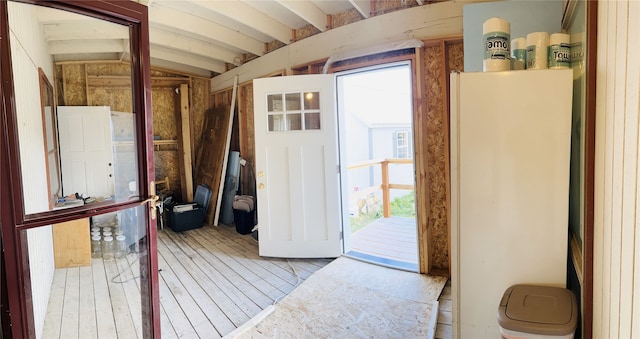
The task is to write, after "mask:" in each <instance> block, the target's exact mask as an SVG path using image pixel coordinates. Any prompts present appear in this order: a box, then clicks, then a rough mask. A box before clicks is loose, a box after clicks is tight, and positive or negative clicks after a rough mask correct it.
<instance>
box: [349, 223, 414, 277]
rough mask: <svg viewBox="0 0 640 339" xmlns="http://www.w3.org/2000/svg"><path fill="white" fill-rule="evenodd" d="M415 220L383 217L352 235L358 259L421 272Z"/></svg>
mask: <svg viewBox="0 0 640 339" xmlns="http://www.w3.org/2000/svg"><path fill="white" fill-rule="evenodd" d="M417 237H418V235H417V231H416V221H415V219H414V218H404V217H390V218H380V219H378V220H376V221H374V222H373V223H371V224H369V225H368V226H366V227H365V228H363V229H361V230H359V231H357V232H356V233H354V234H352V235H351V251H350V252H349V253H347V255H349V256H351V257H355V258H358V259H362V260H366V261H370V262H374V263H378V264H382V265H386V266H391V267H396V268H401V269H406V270H412V271H417V270H418V240H417Z"/></svg>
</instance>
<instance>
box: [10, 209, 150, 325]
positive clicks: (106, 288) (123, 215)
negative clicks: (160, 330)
mask: <svg viewBox="0 0 640 339" xmlns="http://www.w3.org/2000/svg"><path fill="white" fill-rule="evenodd" d="M145 213H146V211H145V206H138V207H135V208H130V209H126V210H122V211H119V212H116V213H110V214H106V215H101V216H97V217H93V218H84V219H78V220H73V221H69V222H65V223H59V224H54V225H51V226H45V227H38V228H32V229H28V230H24V231H21V232H22V235H23V236H24V237H26V238H27V246H28V249H29V254H30V257H32V258H33V257H37V258H41V260H32V261H31V272H32V273H31V281H32V288H33V290H34V291H33V294H34V295H35V296H38V295H41V294H42V295H48V300H44V301H41V302H34V305H33V307H34V313H35V319H36V326H37V327H39V328H41V329H42V333H43V337H45V338H46V337H55V338H58V336H59V335H60V334H61V333H69V332H67V331H69V330H72V333H78V336H77V337H78V338H90V337H98V338H136V337H137V338H143V337H144V335H143V332H144V329H143V314H144V317H147V316H148V314H149V310H147V309H145V308H146V306H142V305H147V303H146V302H145V301H144V300H143V299H144V296H145V295H147V293H148V292H147V286H148V281H147V279H148V276H149V275H148V274H146V272H147V270H148V268H147V267H146V263H147V255H148V253H147V252H146V248H147V242H148V238H147V235H146V233H145V229H146V220H145ZM92 229H96V231H95V235H94V236H93V237H92V236H91V233H93V232H94V231H92ZM92 239H93V240H92ZM45 259H46V260H45ZM49 260H50V261H49ZM47 279H51V280H50V281H51V284H50V285H49V284H44V283H43V282H44V281H45V280H47ZM34 301H35V300H34Z"/></svg>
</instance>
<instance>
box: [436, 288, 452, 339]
mask: <svg viewBox="0 0 640 339" xmlns="http://www.w3.org/2000/svg"><path fill="white" fill-rule="evenodd" d="M451 306H452V299H451V280H449V281H447V285H446V286H445V287H444V289H443V290H442V293H441V294H440V298H438V323H437V325H436V333H435V336H434V338H435V339H451V337H452V336H453V332H452V330H451V325H452V324H453V316H452V312H451Z"/></svg>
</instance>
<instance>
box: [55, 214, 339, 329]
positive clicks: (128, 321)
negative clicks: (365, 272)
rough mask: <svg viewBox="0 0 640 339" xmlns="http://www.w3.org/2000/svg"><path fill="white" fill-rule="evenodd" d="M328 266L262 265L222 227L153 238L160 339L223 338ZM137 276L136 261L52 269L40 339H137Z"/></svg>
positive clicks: (313, 262) (249, 245)
mask: <svg viewBox="0 0 640 339" xmlns="http://www.w3.org/2000/svg"><path fill="white" fill-rule="evenodd" d="M330 261H331V259H291V260H286V259H277V258H261V257H260V256H258V244H257V242H256V241H255V240H254V239H253V238H252V237H251V236H250V235H245V236H242V235H239V234H238V233H236V232H235V229H233V228H229V227H226V226H220V227H212V226H206V227H204V228H201V229H196V230H191V231H188V232H183V233H174V232H172V231H171V230H170V229H168V228H165V229H164V230H163V231H158V264H159V269H160V272H159V279H160V303H161V330H162V337H163V338H216V337H221V336H224V335H226V334H228V333H229V332H231V331H233V330H234V329H236V328H237V327H239V326H240V325H242V324H244V323H245V322H246V321H248V320H249V319H251V318H252V317H254V316H255V315H257V314H258V313H259V312H261V311H262V310H263V309H265V308H266V307H267V306H269V305H271V304H273V303H274V302H275V301H276V300H277V299H279V298H282V297H283V296H284V295H286V294H288V293H289V292H291V291H292V290H293V289H294V288H295V287H296V286H297V285H298V284H299V283H300V282H302V281H303V280H305V279H306V278H308V277H309V276H310V275H311V274H313V273H314V272H315V271H317V270H319V269H320V268H322V267H324V266H325V265H326V264H328V263H329V262H330ZM138 270H139V266H138V261H137V254H129V255H128V256H127V258H126V259H118V260H113V261H103V260H102V259H93V260H92V266H90V267H81V268H68V269H57V270H56V271H55V275H54V281H53V285H52V290H51V297H50V300H49V306H48V311H47V317H46V319H45V325H44V330H43V338H65V339H66V338H142V333H141V332H142V331H141V328H142V327H141V324H142V321H141V315H140V314H141V311H140V281H139V278H138V274H137V272H138ZM134 272H136V273H134Z"/></svg>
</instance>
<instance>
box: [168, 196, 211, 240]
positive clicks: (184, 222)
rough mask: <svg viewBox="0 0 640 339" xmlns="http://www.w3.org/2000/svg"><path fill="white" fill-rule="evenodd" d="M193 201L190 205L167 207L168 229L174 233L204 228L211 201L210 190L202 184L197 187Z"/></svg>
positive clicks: (182, 204) (181, 204)
mask: <svg viewBox="0 0 640 339" xmlns="http://www.w3.org/2000/svg"><path fill="white" fill-rule="evenodd" d="M193 200H194V202H191V203H180V204H172V205H169V206H168V208H167V216H168V217H169V218H168V219H169V227H170V228H171V229H172V230H173V231H174V232H184V231H188V230H192V229H194V228H200V227H202V226H204V220H205V218H206V216H207V208H208V207H209V201H210V200H211V189H210V188H209V187H207V186H206V185H204V184H200V185H198V187H197V188H196V192H195V194H194V198H193Z"/></svg>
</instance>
